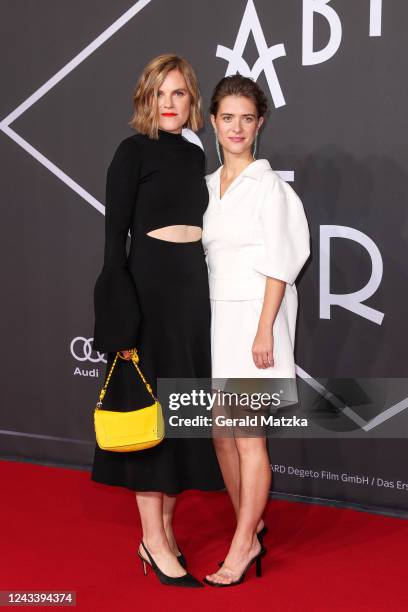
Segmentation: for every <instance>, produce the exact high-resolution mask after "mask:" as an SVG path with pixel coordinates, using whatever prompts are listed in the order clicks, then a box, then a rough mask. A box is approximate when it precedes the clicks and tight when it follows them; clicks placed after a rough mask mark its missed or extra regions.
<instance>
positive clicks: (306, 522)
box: [0, 461, 408, 612]
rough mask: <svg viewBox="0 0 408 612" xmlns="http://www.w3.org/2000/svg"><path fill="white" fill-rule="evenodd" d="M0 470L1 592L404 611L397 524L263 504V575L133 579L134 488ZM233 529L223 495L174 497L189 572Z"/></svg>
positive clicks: (19, 466)
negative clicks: (223, 585) (185, 585)
mask: <svg viewBox="0 0 408 612" xmlns="http://www.w3.org/2000/svg"><path fill="white" fill-rule="evenodd" d="M0 474H1V483H2V503H1V516H0V520H1V553H2V554H1V561H0V563H1V568H0V570H1V571H0V590H3V591H5V590H42V591H46V590H73V591H76V593H77V606H76V607H75V608H71V609H79V610H86V611H88V610H89V612H94V611H95V612H104V611H109V612H122V611H125V610H126V611H127V610H137V611H139V612H142V611H143V612H144V611H149V612H150V610H158V609H159V608H162V609H164V610H168V611H173V610H178V611H183V610H190V609H195V610H212V611H214V610H215V611H217V610H226V611H229V610H233V611H237V612H239V611H241V610H245V611H251V610H275V611H276V612H281V611H282V612H283V611H285V612H287V611H289V612H290V611H302V612H303V611H306V612H307V611H313V612H315V611H318V610H319V611H320V610H322V611H323V610H324V611H325V612H329V611H330V612H331V611H337V610H339V611H340V610H341V611H344V610H347V611H350V610H351V611H354V610H358V611H361V610H367V611H368V610H370V611H374V610H389V611H390V612H395V611H399V610H401V611H402V610H406V609H407V608H408V590H407V589H406V584H405V581H406V577H407V562H406V557H407V547H408V522H407V521H406V520H404V519H398V518H388V517H384V516H375V515H372V514H367V513H363V512H357V511H354V510H343V509H338V508H332V507H325V506H317V505H310V504H303V503H296V502H293V503H289V502H285V501H275V500H272V501H271V502H270V503H269V507H268V512H267V515H266V520H267V523H268V525H269V533H268V535H267V536H266V539H265V544H266V546H267V547H268V554H267V556H266V558H265V560H264V566H263V568H264V576H263V577H262V578H261V579H259V578H255V571H254V568H251V570H250V572H249V574H248V575H247V579H246V581H245V582H244V584H242V585H239V586H237V587H233V588H229V589H213V588H211V587H205V588H204V589H199V590H193V589H182V588H180V589H177V588H171V587H164V586H162V585H160V584H159V582H158V581H157V579H156V577H155V576H154V574H153V573H152V572H149V574H148V576H147V577H145V576H143V574H142V570H141V567H140V564H139V560H138V559H137V557H136V556H135V550H136V547H137V543H138V540H139V537H140V527H139V520H138V515H137V511H136V505H135V501H134V494H133V493H132V491H128V490H125V489H121V488H119V487H118V488H116V487H107V486H104V485H101V484H97V483H94V482H92V481H91V480H90V479H89V473H88V472H81V471H77V470H70V469H61V468H54V467H44V466H37V465H32V464H27V463H19V462H5V461H0ZM232 527H233V521H232V513H231V508H230V505H229V501H228V499H227V496H226V494H224V493H207V494H205V493H198V492H188V493H185V494H183V495H182V496H180V502H179V505H178V508H177V515H176V519H175V531H176V534H177V536H178V541H179V544H180V547H181V549H182V550H183V552H184V554H185V555H186V557H187V560H188V562H189V569H190V570H191V572H192V573H193V574H194V575H196V576H197V577H199V578H201V577H203V576H204V575H205V574H206V573H207V572H208V571H210V570H214V569H215V567H216V562H217V561H219V560H220V559H222V558H223V555H224V554H225V551H226V547H227V543H228V539H229V537H230V535H231V533H232ZM30 609H39V608H38V607H37V606H36V607H32V608H30ZM68 609H69V608H68Z"/></svg>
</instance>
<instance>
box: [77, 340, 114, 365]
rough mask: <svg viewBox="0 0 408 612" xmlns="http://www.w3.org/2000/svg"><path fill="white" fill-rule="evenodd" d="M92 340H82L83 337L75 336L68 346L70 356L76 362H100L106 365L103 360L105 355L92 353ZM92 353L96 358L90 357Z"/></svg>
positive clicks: (96, 352) (97, 352)
mask: <svg viewBox="0 0 408 612" xmlns="http://www.w3.org/2000/svg"><path fill="white" fill-rule="evenodd" d="M92 340H93V338H84V337H83V336H77V337H76V338H74V339H73V340H72V342H71V346H70V348H71V355H72V356H73V358H74V359H77V360H78V361H91V362H92V363H98V362H99V361H102V362H103V363H106V359H105V358H104V355H105V353H100V352H99V351H92V346H91V342H92ZM92 353H94V354H96V355H97V357H96V358H95V357H92Z"/></svg>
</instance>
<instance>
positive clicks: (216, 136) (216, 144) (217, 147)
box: [214, 130, 223, 166]
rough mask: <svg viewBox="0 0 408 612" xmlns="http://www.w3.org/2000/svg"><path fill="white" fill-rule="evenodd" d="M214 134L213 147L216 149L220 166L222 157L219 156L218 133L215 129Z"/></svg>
mask: <svg viewBox="0 0 408 612" xmlns="http://www.w3.org/2000/svg"><path fill="white" fill-rule="evenodd" d="M214 134H215V148H216V149H217V155H218V159H219V161H220V164H221V166H222V163H223V162H222V157H221V149H220V143H219V140H218V134H217V130H214Z"/></svg>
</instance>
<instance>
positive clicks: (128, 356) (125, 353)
mask: <svg viewBox="0 0 408 612" xmlns="http://www.w3.org/2000/svg"><path fill="white" fill-rule="evenodd" d="M132 351H133V349H126V350H124V351H119V353H120V355H121V357H122V358H123V359H126V360H129V359H131V358H132Z"/></svg>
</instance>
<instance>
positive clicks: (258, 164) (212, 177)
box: [206, 159, 271, 186]
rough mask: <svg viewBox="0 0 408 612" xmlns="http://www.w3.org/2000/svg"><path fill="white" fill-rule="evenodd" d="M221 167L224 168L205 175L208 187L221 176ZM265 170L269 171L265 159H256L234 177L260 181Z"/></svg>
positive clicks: (268, 165) (268, 164) (269, 167)
mask: <svg viewBox="0 0 408 612" xmlns="http://www.w3.org/2000/svg"><path fill="white" fill-rule="evenodd" d="M223 167H224V166H220V167H219V168H218V169H217V170H216V171H215V172H213V173H212V174H207V176H206V179H207V183H208V184H209V185H211V186H213V185H214V183H215V182H216V181H217V180H218V179H219V175H220V174H221V170H222V168H223ZM267 170H271V166H270V163H269V161H268V160H267V159H256V160H255V161H253V162H251V163H250V164H248V166H247V167H246V168H245V169H244V170H243V171H242V172H241V173H240V174H239V175H238V176H237V177H236V179H237V178H244V177H248V178H251V179H255V180H256V181H260V180H261V178H262V176H263V175H264V173H265V172H266V171H267ZM236 179H235V180H236ZM234 182H235V181H234Z"/></svg>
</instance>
